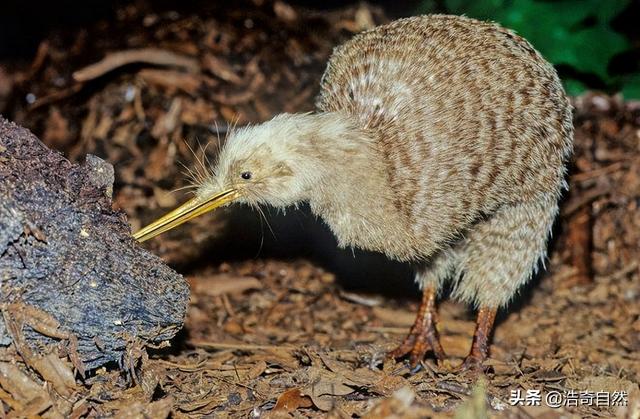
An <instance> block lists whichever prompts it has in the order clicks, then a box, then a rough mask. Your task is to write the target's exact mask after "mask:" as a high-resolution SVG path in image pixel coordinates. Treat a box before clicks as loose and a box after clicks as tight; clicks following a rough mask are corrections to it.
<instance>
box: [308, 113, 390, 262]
mask: <svg viewBox="0 0 640 419" xmlns="http://www.w3.org/2000/svg"><path fill="white" fill-rule="evenodd" d="M310 116H311V117H313V118H315V120H316V124H314V125H315V130H316V131H315V134H314V136H311V137H309V138H312V140H311V141H309V142H308V146H309V147H310V149H309V150H308V153H309V154H308V155H309V156H311V157H310V158H309V164H312V165H315V167H320V168H321V169H316V170H319V172H316V173H318V176H317V179H316V181H315V182H314V183H313V184H312V185H311V187H310V188H309V204H310V206H311V209H312V211H313V212H314V213H316V214H317V215H319V216H320V217H322V218H323V219H324V220H325V221H326V222H327V224H328V225H329V227H330V228H331V229H332V231H333V232H334V234H335V235H336V237H337V239H338V242H339V244H340V245H341V246H343V247H344V246H353V247H360V248H366V249H369V250H379V251H382V250H383V249H381V248H378V247H381V246H382V244H383V243H386V242H387V241H388V240H389V239H393V238H391V237H388V235H389V233H388V231H389V229H386V230H384V229H383V228H382V226H389V225H393V224H394V223H396V222H400V220H395V219H394V217H397V214H398V212H397V210H396V209H395V208H394V202H395V199H396V197H395V196H394V194H393V191H392V189H391V188H390V186H389V180H388V175H387V174H388V167H387V164H388V163H387V159H386V158H385V157H384V154H383V152H382V150H380V148H379V145H380V142H379V141H378V139H377V137H376V135H377V133H376V132H375V131H369V130H366V129H362V128H359V127H358V126H357V123H356V122H355V121H352V120H351V119H350V118H349V117H348V116H347V115H342V114H338V113H322V114H314V115H310ZM362 240H365V241H366V243H364V242H363V243H361V241H362ZM376 243H377V244H380V246H377V245H376Z"/></svg>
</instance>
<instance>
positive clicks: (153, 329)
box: [0, 118, 189, 368]
mask: <svg viewBox="0 0 640 419" xmlns="http://www.w3.org/2000/svg"><path fill="white" fill-rule="evenodd" d="M112 185H113V167H112V166H111V165H110V164H108V163H105V162H104V161H102V160H101V159H99V158H97V157H95V156H91V155H89V156H87V158H86V161H85V163H84V164H83V165H81V166H79V165H76V164H72V163H70V162H69V161H68V160H66V159H65V158H64V157H63V156H62V155H61V154H60V153H58V152H55V151H51V150H49V149H48V148H47V147H45V145H44V144H42V143H41V142H40V141H39V140H38V139H37V138H36V137H35V136H34V135H33V134H31V133H30V132H29V131H28V130H26V129H24V128H21V127H19V126H17V125H15V124H13V123H10V122H8V121H6V120H4V119H2V118H0V301H1V302H2V303H3V307H7V304H9V303H13V302H24V303H26V304H28V305H32V306H35V307H37V308H39V309H41V310H43V311H45V312H47V313H49V314H50V315H52V316H53V317H54V318H55V319H56V320H57V321H58V322H60V325H61V329H62V330H64V331H67V332H69V333H71V334H73V335H75V336H76V337H77V339H78V348H77V349H78V354H79V356H80V359H81V360H82V361H83V362H84V364H85V366H86V367H87V368H95V367H97V366H100V365H102V364H104V363H106V362H109V361H121V359H122V354H123V351H124V350H125V348H126V343H127V342H128V341H131V340H132V339H140V340H142V341H143V342H147V343H151V342H153V343H158V342H161V341H164V340H168V339H170V338H172V337H173V336H174V335H175V334H176V333H177V331H178V330H179V329H180V328H181V327H182V324H183V319H184V315H185V311H186V305H187V301H188V297H189V289H188V285H187V283H186V282H185V280H184V279H183V278H182V277H181V276H180V275H179V274H177V273H176V272H174V271H173V270H172V269H170V268H169V267H167V266H166V265H165V264H164V263H163V262H162V260H160V259H159V258H158V257H156V256H154V255H153V254H151V253H149V252H147V251H146V250H144V249H143V248H142V247H140V246H138V245H137V244H136V243H135V241H134V240H133V239H132V238H131V232H130V228H129V225H128V224H127V220H126V217H125V215H124V214H123V213H122V212H118V211H115V210H113V209H112V206H111V192H112ZM24 333H25V336H26V337H27V340H28V342H31V343H32V344H33V343H36V342H39V341H49V339H50V338H47V337H45V336H43V335H41V334H39V333H38V332H36V331H35V330H33V329H31V328H28V327H25V330H24ZM10 343H11V336H10V335H9V334H8V333H7V330H6V329H5V325H4V324H3V322H2V321H1V319H0V345H8V344H10Z"/></svg>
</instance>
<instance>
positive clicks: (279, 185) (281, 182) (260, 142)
mask: <svg viewBox="0 0 640 419" xmlns="http://www.w3.org/2000/svg"><path fill="white" fill-rule="evenodd" d="M325 125H326V124H323V121H322V120H321V118H320V119H319V118H318V117H317V115H312V114H294V115H292V114H282V115H278V116H276V117H275V118H273V119H272V120H270V121H267V122H265V123H262V124H260V125H254V126H248V127H244V128H241V129H239V130H236V131H234V132H233V133H231V134H230V135H229V137H228V139H227V141H226V142H225V144H224V145H223V147H222V149H221V150H220V153H219V155H218V160H217V163H216V164H215V165H213V167H211V168H206V173H205V174H204V175H202V176H199V179H198V180H197V184H196V185H195V186H196V188H195V197H194V198H192V199H191V200H189V201H187V202H186V203H185V204H183V205H181V206H180V207H178V208H176V209H175V210H173V211H171V212H170V213H168V214H166V215H165V216H163V217H162V218H160V219H158V220H156V221H154V222H153V223H151V224H149V225H148V226H146V227H144V228H142V229H141V230H140V231H138V232H136V233H135V234H134V238H135V239H136V240H138V241H145V240H147V239H150V238H152V237H155V236H157V235H158V234H161V233H163V232H165V231H168V230H170V229H172V228H174V227H177V226H178V225H180V224H182V223H184V222H186V221H189V220H191V219H193V218H195V217H197V216H199V215H202V214H204V213H206V212H209V211H211V210H213V209H215V208H218V207H221V206H223V205H226V204H228V203H230V202H232V201H235V202H241V203H245V204H249V205H260V204H266V205H272V206H276V207H286V206H289V205H294V204H296V203H298V202H301V201H304V200H305V199H307V198H308V191H309V188H310V187H311V185H313V183H314V182H315V181H317V180H318V176H319V172H318V170H317V169H315V167H316V166H317V165H316V164H314V162H313V160H314V153H313V151H312V150H313V149H314V144H316V143H317V141H316V139H317V137H318V135H319V134H320V132H321V131H323V130H326V126H325Z"/></svg>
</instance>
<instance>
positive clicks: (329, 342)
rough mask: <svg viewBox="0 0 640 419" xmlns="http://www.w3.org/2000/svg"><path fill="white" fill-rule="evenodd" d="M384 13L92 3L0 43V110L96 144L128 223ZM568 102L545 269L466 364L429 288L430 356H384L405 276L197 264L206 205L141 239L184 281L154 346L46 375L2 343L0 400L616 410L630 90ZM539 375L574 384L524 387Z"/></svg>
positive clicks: (629, 183)
mask: <svg viewBox="0 0 640 419" xmlns="http://www.w3.org/2000/svg"><path fill="white" fill-rule="evenodd" d="M385 20H386V18H385V16H384V13H383V12H382V11H380V10H378V9H376V8H372V7H369V6H367V5H361V6H358V7H351V8H346V9H340V10H335V11H331V12H316V11H308V10H301V9H298V8H294V7H291V6H289V5H287V4H285V3H282V2H279V1H276V2H273V3H272V2H261V1H256V2H255V3H240V4H239V5H236V6H225V7H223V6H208V7H206V8H204V9H201V10H198V11H197V12H196V11H193V12H190V11H182V12H176V11H172V10H154V9H151V8H150V6H148V5H145V4H144V3H136V5H135V6H133V5H129V6H126V7H122V8H120V9H118V11H117V19H116V20H114V21H110V22H99V23H97V24H92V25H89V26H87V27H86V28H80V29H73V30H67V31H58V32H54V33H52V34H51V35H50V36H49V37H48V38H47V39H46V40H44V41H43V42H42V43H41V45H40V48H39V49H38V52H37V54H36V56H35V57H34V59H33V61H32V62H30V63H28V64H21V63H15V62H4V63H0V112H2V113H3V114H4V115H5V116H7V117H8V118H10V119H12V120H14V121H16V122H17V123H19V124H22V125H24V126H26V127H28V128H30V129H31V130H32V131H33V132H34V133H35V134H36V135H37V136H38V137H40V138H41V139H42V140H43V141H45V142H46V143H47V145H49V146H50V147H52V148H56V149H59V150H61V151H63V152H64V153H65V155H66V156H68V157H69V158H70V159H72V160H82V159H83V156H84V155H85V154H87V153H91V154H96V155H98V156H100V157H102V158H104V159H105V160H107V161H108V162H110V163H112V164H113V165H114V166H115V170H116V184H115V196H114V204H115V205H116V206H117V207H118V208H121V209H122V210H123V211H125V212H126V213H127V214H128V216H129V219H130V222H131V224H132V228H133V229H134V230H135V229H137V228H138V227H140V226H141V225H143V224H144V223H146V222H148V221H150V220H151V219H153V218H154V217H156V216H158V215H160V214H161V213H163V212H165V211H166V210H168V209H169V208H171V207H173V206H175V205H176V204H178V203H179V202H180V201H182V200H183V199H184V198H185V196H186V195H183V194H182V192H172V191H174V190H175V189H178V188H183V187H185V186H188V185H189V176H198V175H199V174H198V173H197V169H193V168H197V167H198V165H199V164H200V162H203V161H206V160H207V159H210V158H214V157H215V153H216V150H217V145H216V144H217V142H218V138H221V137H222V138H223V137H224V135H225V134H226V132H227V131H228V130H229V129H230V128H232V127H233V126H234V125H244V124H247V123H251V122H257V121H261V120H265V119H268V118H269V117H270V116H272V115H274V114H276V113H279V112H283V111H286V112H297V111H307V110H310V109H312V108H313V98H314V95H315V94H316V92H317V89H318V84H319V79H320V76H321V74H322V71H323V69H324V65H325V63H326V60H327V58H328V56H329V54H330V53H331V49H332V48H333V46H335V45H337V44H339V43H340V42H342V41H343V40H345V39H347V38H349V37H350V36H352V35H353V33H356V32H358V31H360V30H363V29H366V28H368V27H371V26H373V25H375V24H378V23H382V22H384V21H385ZM573 101H574V106H575V108H576V109H575V126H576V141H575V142H576V145H575V151H576V153H575V157H574V160H573V163H572V167H571V172H570V179H569V180H570V192H569V193H568V194H567V196H566V197H565V199H564V200H563V204H562V212H561V217H560V220H559V222H558V225H557V228H556V229H555V233H554V239H553V241H552V244H551V249H552V250H551V252H550V255H549V258H548V260H547V261H546V267H547V270H546V272H545V273H543V274H542V275H540V276H539V278H537V279H536V281H534V283H533V284H532V286H531V287H529V288H528V289H527V290H526V291H525V292H524V293H523V295H522V297H521V298H520V299H519V300H518V302H517V304H515V305H514V307H512V308H511V309H510V310H507V311H505V312H504V313H502V314H501V316H500V317H499V322H498V324H497V327H496V330H495V335H494V338H493V345H492V347H491V353H492V358H491V360H490V362H489V363H488V365H489V366H490V369H489V371H488V372H487V373H486V375H485V376H484V377H482V378H478V377H477V376H474V375H472V374H462V375H460V374H453V373H449V372H447V371H448V368H449V367H452V366H454V365H455V364H456V363H457V362H459V360H460V359H461V358H462V357H463V356H464V355H465V354H466V352H467V351H468V348H469V346H470V344H471V336H472V332H473V327H474V322H473V320H474V319H473V313H472V312H470V311H469V310H468V308H467V307H464V306H462V305H459V304H457V303H454V302H448V301H444V302H443V303H442V304H441V305H440V311H439V315H440V333H441V336H442V342H443V346H444V348H445V351H447V354H448V355H449V356H450V357H451V360H450V361H448V363H446V364H445V365H444V366H440V367H437V366H436V365H435V363H434V362H433V361H432V360H429V359H427V360H425V362H424V365H423V368H422V369H421V370H420V371H418V372H411V371H410V370H409V369H408V367H407V366H406V365H405V364H403V363H401V362H400V363H396V362H393V361H389V360H385V357H384V355H385V352H386V351H388V350H390V349H392V348H393V347H394V345H396V344H397V343H398V342H399V341H400V339H401V338H402V337H404V334H405V333H406V332H407V330H408V327H409V326H410V325H411V323H412V321H413V317H414V314H415V312H416V310H417V302H418V299H417V295H416V297H415V298H402V299H400V298H397V296H390V295H385V294H375V293H371V292H370V293H367V292H366V287H365V289H364V291H363V290H361V289H359V290H357V291H354V290H350V289H348V288H345V287H344V286H343V285H342V283H341V282H340V281H338V280H337V279H336V277H335V275H334V273H332V272H331V271H329V270H327V269H326V268H323V267H321V265H320V264H318V263H317V262H314V261H313V260H308V259H305V258H297V257H291V258H278V259H275V258H262V257H260V256H259V255H258V256H257V257H255V258H250V257H249V258H243V257H233V258H229V260H228V261H220V260H218V259H215V258H213V259H215V260H216V261H215V262H213V263H212V262H210V260H212V259H211V258H210V257H209V256H208V255H207V253H206V252H207V250H208V249H209V250H210V249H211V243H212V242H216V241H220V240H223V239H224V237H225V235H229V234H233V232H229V231H226V229H225V227H224V226H225V223H226V220H225V214H224V213H219V214H213V215H212V216H210V217H209V216H207V217H201V218H200V219H197V220H195V222H193V223H190V224H189V225H187V226H185V227H183V228H180V229H178V230H176V231H174V232H171V233H169V234H167V235H166V236H164V237H160V238H158V239H156V240H153V241H151V242H150V243H149V244H148V245H146V244H145V245H146V246H148V248H149V249H151V250H152V251H153V252H156V253H157V254H159V255H161V256H162V257H164V258H165V260H167V262H169V263H170V264H171V265H173V266H175V267H176V268H177V269H178V270H179V271H181V272H182V273H184V274H185V275H186V277H187V279H188V281H189V282H190V285H191V288H192V297H191V303H190V306H189V309H188V314H187V318H186V323H185V328H184V331H183V332H182V333H181V334H180V335H179V336H178V338H177V339H176V340H175V341H174V342H173V343H172V346H171V347H169V348H158V349H151V350H149V351H148V353H145V351H143V350H141V349H140V348H137V347H132V348H131V350H130V353H129V357H128V358H129V360H130V363H129V365H128V368H125V369H124V370H120V369H119V368H117V366H109V368H102V369H99V370H98V371H94V372H92V373H90V374H88V375H87V376H86V377H80V376H76V379H75V385H73V384H68V380H67V383H66V385H67V387H69V386H71V387H72V390H70V391H67V392H64V393H66V394H64V396H63V395H61V394H60V392H59V391H58V390H57V389H59V388H60V383H56V382H55V379H54V380H53V381H54V382H53V383H51V382H50V383H44V382H43V379H42V377H41V376H39V375H38V374H37V373H35V372H34V370H33V369H30V368H29V367H28V366H27V365H25V362H24V359H22V358H21V357H20V355H19V353H17V352H16V351H15V349H13V348H12V347H9V348H5V349H2V350H0V368H1V369H2V370H1V371H0V400H1V401H2V404H3V407H4V409H3V411H4V412H5V413H4V415H5V416H7V417H20V416H29V415H41V416H43V417H67V416H68V417H96V416H108V415H119V416H123V417H154V418H155V417H167V416H171V417H187V416H189V417H190V416H206V415H209V416H215V417H218V416H220V417H226V416H229V417H248V416H250V417H262V416H265V417H324V416H326V415H330V416H332V417H369V418H379V417H380V418H382V417H389V416H391V415H396V417H408V418H409V417H426V416H435V417H438V416H446V417H450V416H452V415H458V416H459V417H484V416H483V415H486V414H489V415H491V416H496V417H545V418H552V417H570V416H572V415H573V416H575V417H609V416H612V415H619V416H622V417H629V418H631V417H638V415H640V390H639V389H638V382H639V381H640V305H639V304H638V299H639V296H640V274H639V272H640V267H639V265H638V263H639V262H638V261H639V260H640V258H639V256H640V227H639V226H640V103H624V102H622V101H621V100H620V99H619V98H617V97H608V96H605V95H600V94H591V93H590V94H586V95H584V96H581V97H578V98H574V100H573ZM208 142H212V143H213V144H214V145H213V146H211V147H207V148H205V147H201V145H200V144H205V143H208ZM181 164H182V165H184V166H186V167H187V168H192V170H196V172H195V173H191V174H190V173H183V172H185V168H184V167H182V166H181ZM186 171H187V172H188V171H189V170H188V169H187V170H186ZM63 361H64V362H68V361H65V360H63ZM43 384H44V385H43ZM56 384H58V385H56ZM517 390H521V391H522V392H523V393H524V394H526V390H540V391H541V393H542V395H543V402H542V406H524V405H522V406H515V407H514V406H511V405H510V398H511V396H512V392H513V391H517ZM555 391H557V392H560V393H562V394H565V395H567V394H572V393H569V392H571V391H573V392H575V393H578V394H580V399H576V400H575V404H574V403H573V402H572V400H573V399H571V400H569V399H567V401H566V402H564V403H562V404H564V406H561V407H558V408H553V407H550V406H545V403H544V395H545V394H548V393H549V392H555ZM586 391H591V392H609V393H610V394H611V395H613V394H614V392H618V393H615V394H617V395H623V394H624V393H620V392H626V399H627V400H628V406H612V407H604V406H597V403H596V401H595V399H594V400H588V399H586V396H585V393H584V392H586ZM569 398H571V396H569ZM610 404H612V403H610ZM621 404H622V403H621ZM634 415H635V416H634Z"/></svg>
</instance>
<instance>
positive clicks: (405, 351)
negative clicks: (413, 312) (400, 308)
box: [387, 287, 445, 367]
mask: <svg viewBox="0 0 640 419" xmlns="http://www.w3.org/2000/svg"><path fill="white" fill-rule="evenodd" d="M429 350H431V351H433V353H434V355H435V356H436V358H437V359H438V360H442V359H444V357H445V354H444V351H443V350H442V346H441V345H440V340H439V338H438V331H437V330H436V292H435V289H434V288H433V287H425V289H424V291H423V293H422V302H421V303H420V308H419V309H418V315H417V316H416V320H415V322H414V323H413V326H412V327H411V330H410V331H409V334H408V335H407V337H406V338H405V339H404V341H403V342H402V343H401V344H400V346H398V347H397V348H396V349H395V350H393V351H391V352H389V354H388V355H387V356H388V357H389V358H401V357H403V356H406V355H409V361H410V363H411V367H415V366H416V365H418V363H420V361H422V359H423V358H424V356H425V354H426V353H427V352H428V351H429Z"/></svg>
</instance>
